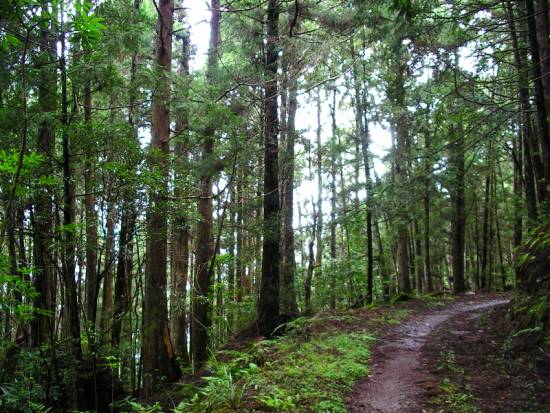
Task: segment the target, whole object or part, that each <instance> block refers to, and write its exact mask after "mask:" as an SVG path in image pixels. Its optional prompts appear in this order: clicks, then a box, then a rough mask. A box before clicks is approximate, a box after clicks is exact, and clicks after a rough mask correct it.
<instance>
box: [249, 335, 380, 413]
mask: <svg viewBox="0 0 550 413" xmlns="http://www.w3.org/2000/svg"><path fill="white" fill-rule="evenodd" d="M373 340H374V338H373V337H372V335H370V334H367V333H349V334H336V335H335V334H334V333H331V334H329V333H325V334H320V335H318V336H314V337H312V338H311V339H310V340H309V341H308V342H305V343H301V344H300V345H299V346H296V345H295V344H296V343H292V342H289V340H285V339H283V340H281V343H280V346H279V349H278V357H276V360H275V361H273V362H272V363H270V364H269V366H267V368H264V369H262V372H261V374H260V375H258V376H256V377H254V379H253V385H254V387H255V388H256V392H257V394H258V396H256V397H257V399H258V400H260V401H262V402H263V403H264V405H265V406H266V407H273V406H277V407H276V409H277V410H278V411H293V412H319V413H323V412H325V413H339V412H346V407H345V402H344V395H345V394H346V393H347V392H348V391H350V390H351V389H352V387H353V384H354V383H355V382H356V381H357V380H358V379H359V378H360V377H363V376H365V375H367V373H368V367H367V363H368V359H369V355H370V352H369V347H370V345H371V343H372V342H373ZM283 402H284V403H283ZM283 404H286V405H285V406H283ZM285 407H286V409H285Z"/></svg>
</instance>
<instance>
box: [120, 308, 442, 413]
mask: <svg viewBox="0 0 550 413" xmlns="http://www.w3.org/2000/svg"><path fill="white" fill-rule="evenodd" d="M447 301H448V299H447V298H446V297H422V298H421V299H419V300H412V301H407V302H404V303H399V304H396V305H392V306H389V305H388V306H385V305H384V306H369V307H366V308H361V309H355V310H340V311H325V312H321V313H319V314H317V315H316V316H314V317H300V318H298V319H296V320H294V321H292V322H290V323H288V324H287V325H286V326H285V334H284V335H283V336H281V337H279V338H276V339H274V340H265V339H262V338H256V339H250V340H247V341H236V342H232V343H229V344H228V345H226V346H225V348H224V349H223V350H221V351H219V352H217V353H216V355H215V357H213V358H212V359H211V360H210V362H209V366H208V373H207V374H206V375H205V376H203V377H202V385H199V386H197V384H196V383H195V384H192V385H191V384H190V385H183V384H177V385H175V386H174V387H173V389H174V390H172V391H171V394H170V397H169V398H168V399H169V402H168V403H163V404H166V405H167V406H166V407H165V408H164V410H163V411H166V412H174V413H184V412H185V413H199V412H200V413H208V412H211V413H234V412H295V413H301V412H303V413H308V412H312V413H313V412H314V413H344V412H346V411H347V409H346V397H347V396H348V395H349V394H350V393H351V391H352V389H353V387H354V385H355V383H356V382H357V381H358V380H359V379H360V378H362V377H365V376H367V375H368V373H369V358H370V355H371V348H372V345H373V343H374V342H375V341H376V337H377V336H379V335H380V333H381V332H382V331H385V330H386V329H387V328H389V327H391V326H392V325H395V324H399V323H400V322H401V321H403V320H404V319H405V318H407V317H409V316H411V315H413V314H414V313H415V312H416V311H418V310H423V309H426V308H432V307H434V306H435V307H437V306H439V305H441V303H443V302H447ZM176 401H177V402H176ZM170 405H171V406H170ZM128 411H129V412H130V411H138V410H136V409H135V408H134V409H133V410H132V409H128ZM150 411H160V410H150ZM141 412H143V413H147V412H148V410H141Z"/></svg>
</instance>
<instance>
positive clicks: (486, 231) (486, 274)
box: [480, 143, 491, 289]
mask: <svg viewBox="0 0 550 413" xmlns="http://www.w3.org/2000/svg"><path fill="white" fill-rule="evenodd" d="M489 145H491V143H489ZM489 151H490V150H489ZM488 168H491V167H490V166H488ZM490 194H491V172H490V170H489V171H488V172H487V174H486V176H485V198H484V201H483V229H482V247H481V280H480V281H481V288H482V289H489V288H490V287H489V278H490V268H489V253H490V251H489V242H490V228H489V220H490V216H489V215H490V214H489V210H490Z"/></svg>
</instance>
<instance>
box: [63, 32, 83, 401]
mask: <svg viewBox="0 0 550 413" xmlns="http://www.w3.org/2000/svg"><path fill="white" fill-rule="evenodd" d="M63 30H64V29H62V31H63ZM61 124H62V125H63V127H64V129H63V133H62V151H63V162H62V168H63V226H64V228H65V231H64V237H63V259H62V267H63V271H62V273H63V282H64V288H65V294H64V295H65V300H64V309H65V314H64V317H65V320H64V321H65V331H66V335H67V337H68V338H69V340H70V344H69V347H70V351H71V356H72V358H73V360H72V361H73V363H74V364H73V366H72V367H71V390H72V393H71V405H72V406H76V407H77V408H78V407H79V406H80V405H81V400H80V395H79V392H80V391H81V390H82V389H81V388H80V383H79V382H80V380H79V373H78V369H77V366H78V365H79V363H80V361H81V360H82V347H81V343H80V318H79V313H78V298H77V297H78V292H77V286H76V280H75V273H76V240H75V229H74V225H75V205H74V203H75V198H74V183H73V165H72V155H71V147H70V143H69V132H68V126H69V114H68V96H67V64H66V44H65V33H64V32H62V33H61Z"/></svg>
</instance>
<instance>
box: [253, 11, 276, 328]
mask: <svg viewBox="0 0 550 413" xmlns="http://www.w3.org/2000/svg"><path fill="white" fill-rule="evenodd" d="M278 24H279V2H278V0H268V3H267V39H266V55H265V74H266V79H265V85H264V99H265V101H264V122H265V126H264V182H263V186H264V188H263V189H264V190H263V196H264V198H263V214H264V222H263V243H262V247H263V248H262V279H261V284H260V297H259V301H258V328H259V331H260V333H261V334H262V335H264V336H266V337H270V336H271V335H272V333H273V331H274V330H275V328H276V327H277V325H278V324H279V319H280V316H279V254H280V252H279V209H280V206H279V171H278V169H279V168H278V165H279V164H278V153H279V150H278V134H279V125H278V123H279V122H278V119H279V117H278V107H277V98H278V85H277V69H278V64H277V61H278V54H279V50H278V48H279V46H278V41H279V28H278Z"/></svg>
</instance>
